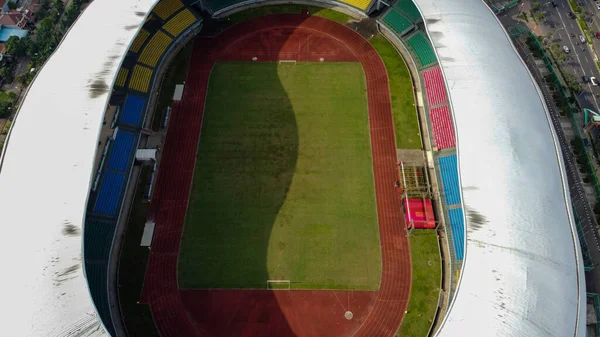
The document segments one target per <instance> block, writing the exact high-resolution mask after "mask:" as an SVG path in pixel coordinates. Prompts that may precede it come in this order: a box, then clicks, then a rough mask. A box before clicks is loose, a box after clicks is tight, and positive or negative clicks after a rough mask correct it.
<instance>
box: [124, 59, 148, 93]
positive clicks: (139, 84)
mask: <svg viewBox="0 0 600 337" xmlns="http://www.w3.org/2000/svg"><path fill="white" fill-rule="evenodd" d="M151 79H152V70H151V69H148V68H146V67H142V66H140V65H137V64H136V65H135V67H133V75H131V80H129V88H130V89H133V90H137V91H140V92H147V91H148V86H149V85H150V80H151Z"/></svg>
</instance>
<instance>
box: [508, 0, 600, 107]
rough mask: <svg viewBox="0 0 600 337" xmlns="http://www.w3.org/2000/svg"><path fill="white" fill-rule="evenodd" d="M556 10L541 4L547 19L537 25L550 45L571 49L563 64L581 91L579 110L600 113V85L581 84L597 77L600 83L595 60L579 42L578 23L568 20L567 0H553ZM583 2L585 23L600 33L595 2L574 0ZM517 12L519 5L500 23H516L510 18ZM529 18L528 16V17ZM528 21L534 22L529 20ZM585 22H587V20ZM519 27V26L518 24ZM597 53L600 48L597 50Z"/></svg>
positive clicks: (588, 48) (586, 45)
mask: <svg viewBox="0 0 600 337" xmlns="http://www.w3.org/2000/svg"><path fill="white" fill-rule="evenodd" d="M554 2H555V3H556V5H557V6H556V7H553V6H552V4H551V2H549V1H548V2H545V3H544V2H542V3H543V5H542V8H541V10H542V11H544V12H545V13H546V20H545V22H544V23H541V24H540V25H539V28H540V29H541V30H542V31H543V32H544V34H545V33H547V32H550V33H552V37H551V40H552V43H558V44H559V45H560V46H561V47H563V46H567V47H568V48H569V49H570V53H569V59H568V60H567V61H566V63H565V64H564V65H563V69H564V70H565V71H566V72H568V73H571V74H573V75H574V76H575V79H576V80H577V81H579V83H580V84H581V87H582V89H583V92H582V93H581V94H580V95H579V97H578V101H579V104H580V105H581V107H583V108H588V109H592V110H594V111H600V98H598V97H596V94H597V95H600V86H592V85H591V84H590V83H583V80H582V76H583V75H585V76H587V77H592V76H593V77H596V79H598V81H600V72H599V71H598V69H597V67H596V64H595V61H594V54H593V50H592V49H591V46H590V45H589V44H587V43H585V44H584V43H582V42H581V41H580V38H579V36H580V35H582V33H581V30H580V29H579V26H578V25H577V21H576V20H575V19H571V18H569V15H568V13H569V12H570V11H571V9H570V7H569V3H568V1H567V0H555V1H554ZM577 2H579V3H582V4H583V5H584V6H582V7H583V8H584V10H585V12H586V13H587V16H586V20H590V21H592V22H591V23H589V22H588V24H589V25H591V27H592V28H593V29H594V30H595V29H597V31H600V19H596V18H597V17H598V16H599V15H600V10H598V9H597V8H596V3H595V1H593V0H577ZM518 11H519V8H518V6H516V7H514V8H512V9H511V10H509V11H507V12H506V13H505V14H502V15H501V16H500V20H501V21H502V23H503V24H505V25H506V23H509V22H512V25H514V24H515V22H514V21H513V20H512V19H511V16H513V15H515V14H517V13H518ZM530 17H531V16H530ZM530 21H532V22H533V20H532V19H530ZM586 22H587V21H586ZM518 24H521V23H518ZM591 42H593V43H595V44H596V45H597V47H598V48H600V40H598V39H595V38H594V41H591ZM598 50H600V49H598Z"/></svg>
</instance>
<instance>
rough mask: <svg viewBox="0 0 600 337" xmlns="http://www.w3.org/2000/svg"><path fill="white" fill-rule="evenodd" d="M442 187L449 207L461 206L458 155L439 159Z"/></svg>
mask: <svg viewBox="0 0 600 337" xmlns="http://www.w3.org/2000/svg"><path fill="white" fill-rule="evenodd" d="M438 161H439V163H440V173H441V175H442V185H443V187H444V195H445V197H446V204H447V205H456V204H460V186H459V184H458V161H457V158H456V155H455V154H453V155H450V156H445V157H439V158H438Z"/></svg>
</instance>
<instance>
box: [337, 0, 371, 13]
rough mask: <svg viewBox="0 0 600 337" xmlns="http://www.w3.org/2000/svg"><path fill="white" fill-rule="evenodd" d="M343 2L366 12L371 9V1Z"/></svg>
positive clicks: (344, 0)
mask: <svg viewBox="0 0 600 337" xmlns="http://www.w3.org/2000/svg"><path fill="white" fill-rule="evenodd" d="M342 2H343V3H346V4H348V5H350V6H353V7H356V8H358V9H362V10H363V11H364V10H366V9H367V7H369V4H370V3H371V0H342Z"/></svg>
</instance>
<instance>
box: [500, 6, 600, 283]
mask: <svg viewBox="0 0 600 337" xmlns="http://www.w3.org/2000/svg"><path fill="white" fill-rule="evenodd" d="M555 1H556V3H557V4H558V5H559V7H557V8H556V12H557V13H556V14H555V15H554V17H552V19H554V20H555V22H560V23H561V24H562V26H558V24H556V23H554V24H555V25H557V27H558V28H555V30H554V31H555V32H556V33H555V34H556V35H558V34H559V33H562V37H559V36H553V38H554V39H560V40H559V41H562V42H563V44H562V45H565V44H567V43H572V44H574V46H579V47H580V45H577V44H576V43H575V42H576V40H575V38H578V37H579V35H580V32H578V31H576V30H575V29H577V30H578V29H579V28H578V26H577V24H576V22H575V20H571V19H568V14H567V13H568V12H569V9H568V4H567V10H566V11H565V13H564V17H565V18H567V20H571V22H569V21H566V20H564V19H561V16H562V15H563V14H562V13H561V10H560V9H559V8H560V2H559V1H563V0H555ZM564 1H565V2H566V0H564ZM550 10H553V9H550ZM517 11H518V9H517V10H515V9H513V11H512V13H510V12H509V13H507V14H506V15H503V16H501V17H500V20H501V22H502V23H503V24H504V25H505V27H508V26H511V25H512V26H514V25H515V24H516V22H515V21H514V20H512V19H511V16H513V15H515V14H516V13H517ZM550 16H552V15H550ZM548 22H549V25H550V24H552V21H551V19H550V18H549V19H548ZM569 23H574V27H573V28H572V27H571V25H570V24H569ZM561 27H563V28H562V29H560V28H561ZM561 30H562V31H561ZM563 31H566V33H565V32H563ZM567 34H568V35H567ZM570 34H575V38H572V37H571V36H570ZM567 46H569V45H567ZM574 46H573V45H570V46H569V48H572V47H574ZM518 51H519V54H520V55H521V57H522V58H523V59H525V60H527V59H529V60H533V56H532V55H531V54H530V52H529V51H528V50H526V48H518ZM571 53H573V54H575V55H577V57H574V58H573V57H572V58H571V61H570V62H569V65H568V66H569V68H567V70H569V69H570V70H571V71H573V72H575V71H577V70H579V71H580V72H579V75H580V76H581V74H582V71H584V70H583V69H588V72H583V73H584V74H586V75H588V74H590V75H588V76H595V77H597V78H599V79H600V76H598V70H597V69H596V66H595V64H594V63H593V59H592V60H590V59H591V54H590V51H589V49H587V47H586V50H585V51H581V49H579V51H577V52H576V51H575V49H572V52H571ZM586 54H587V55H586ZM574 60H577V61H583V62H579V63H574V62H573V61H574ZM527 64H528V66H529V68H530V71H531V74H532V75H533V76H534V77H535V79H536V81H537V82H538V84H539V85H540V89H541V90H542V93H543V95H544V99H545V101H546V105H547V106H548V110H549V112H550V118H551V122H552V124H553V126H554V129H555V130H556V134H557V137H558V142H559V143H560V147H561V150H562V153H563V159H564V161H565V168H566V175H567V182H568V186H569V193H570V196H571V200H572V203H573V208H574V210H575V211H576V212H577V214H578V215H579V216H580V219H581V227H582V228H583V231H584V236H585V241H586V243H587V245H588V249H589V252H590V255H591V258H592V261H593V264H594V265H596V263H599V262H600V240H599V234H598V232H597V230H596V226H595V223H594V220H593V216H594V215H593V212H592V209H591V207H590V205H589V203H588V201H587V198H586V195H585V190H584V188H583V186H582V184H581V177H580V175H579V170H578V167H577V163H576V162H575V158H574V155H573V153H572V151H571V146H570V144H569V142H568V139H567V138H566V137H565V134H564V132H563V129H562V126H561V125H560V117H559V114H558V112H557V111H556V109H555V104H554V103H553V102H552V100H551V97H552V95H551V93H550V91H549V90H548V87H547V86H546V85H545V82H544V80H543V79H542V75H541V73H540V71H539V69H538V68H537V67H536V66H535V63H534V62H528V63H527ZM582 87H583V88H584V90H586V91H587V95H586V94H584V95H581V97H580V103H581V104H582V106H584V107H590V108H593V107H594V106H597V105H595V104H596V102H595V101H594V99H593V97H590V96H592V95H591V92H593V90H597V91H598V92H600V88H598V87H592V86H591V85H589V86H582ZM586 98H587V99H586ZM596 111H598V110H596ZM596 280H600V268H594V269H593V270H591V271H589V272H586V282H587V291H591V292H598V291H600V284H598V282H596Z"/></svg>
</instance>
